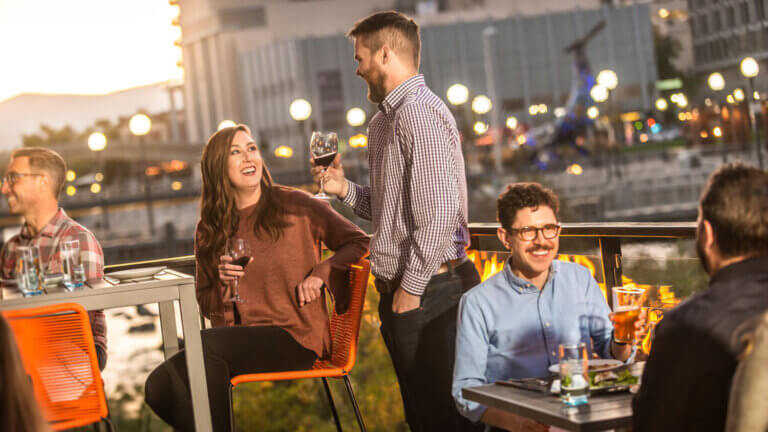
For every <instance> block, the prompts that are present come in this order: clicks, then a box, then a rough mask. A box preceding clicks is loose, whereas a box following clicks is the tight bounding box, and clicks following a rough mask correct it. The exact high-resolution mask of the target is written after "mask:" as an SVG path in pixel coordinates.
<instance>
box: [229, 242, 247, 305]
mask: <svg viewBox="0 0 768 432" xmlns="http://www.w3.org/2000/svg"><path fill="white" fill-rule="evenodd" d="M227 255H229V256H230V257H232V264H234V265H239V266H240V267H242V268H243V270H245V266H247V265H248V261H250V259H251V253H250V250H249V249H248V242H246V241H245V239H242V238H238V237H233V238H231V239H230V240H229V242H228V243H227ZM239 285H240V278H237V279H235V280H233V281H232V298H231V299H230V300H232V302H233V303H245V299H244V298H242V297H240V293H239V291H238V287H239Z"/></svg>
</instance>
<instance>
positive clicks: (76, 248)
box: [60, 240, 85, 290]
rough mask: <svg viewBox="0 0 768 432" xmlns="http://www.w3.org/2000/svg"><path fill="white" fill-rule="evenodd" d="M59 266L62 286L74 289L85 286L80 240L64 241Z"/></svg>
mask: <svg viewBox="0 0 768 432" xmlns="http://www.w3.org/2000/svg"><path fill="white" fill-rule="evenodd" d="M60 253H61V266H62V272H63V273H64V286H65V287H66V288H67V289H70V290H72V289H74V288H78V287H81V286H83V284H85V267H84V266H83V261H82V259H81V258H80V240H65V241H64V242H63V243H62V244H61V252H60Z"/></svg>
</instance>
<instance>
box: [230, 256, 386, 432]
mask: <svg viewBox="0 0 768 432" xmlns="http://www.w3.org/2000/svg"><path fill="white" fill-rule="evenodd" d="M370 271H371V265H370V263H369V262H368V260H366V259H363V260H360V261H359V262H358V263H357V264H353V265H352V266H350V271H349V287H350V299H349V306H348V307H347V309H346V310H345V311H344V312H343V313H341V314H338V313H337V312H336V308H334V310H333V312H332V314H331V338H332V345H331V358H330V359H329V360H317V361H316V362H315V364H314V365H313V366H312V369H309V370H301V371H287V372H270V373H258V374H246V375H238V376H236V377H233V378H232V379H231V380H230V388H229V392H230V398H229V400H230V419H231V422H230V423H231V425H232V429H233V430H234V427H235V419H234V412H233V410H232V390H233V389H234V388H235V387H236V386H237V385H239V384H243V383H248V382H258V381H284V380H295V379H302V378H322V379H323V386H324V387H325V393H326V395H327V396H328V401H329V402H330V404H331V411H332V412H333V419H334V421H335V422H336V428H337V429H338V430H339V431H341V422H340V421H339V415H338V413H337V412H336V405H335V404H334V403H333V396H332V395H331V390H330V388H329V387H328V381H327V380H326V378H329V377H333V378H343V379H344V384H346V387H347V393H348V394H349V398H350V400H351V401H352V406H353V408H354V410H355V416H356V417H357V423H358V425H359V426H360V430H361V431H365V424H364V423H363V417H362V415H361V414H360V407H359V406H358V405H357V399H355V392H354V391H353V390H352V383H351V382H350V380H349V373H350V372H351V371H352V367H354V365H355V360H356V358H357V340H358V336H359V334H360V321H361V318H362V315H363V306H364V304H365V291H366V289H367V287H368V275H369V273H370Z"/></svg>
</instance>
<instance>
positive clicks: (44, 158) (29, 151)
mask: <svg viewBox="0 0 768 432" xmlns="http://www.w3.org/2000/svg"><path fill="white" fill-rule="evenodd" d="M20 157H26V158H29V166H30V167H31V168H33V169H36V170H40V171H43V172H45V173H46V174H48V177H50V178H51V180H52V181H53V184H52V185H51V186H52V187H53V195H54V197H55V198H56V199H58V198H59V195H60V194H61V190H62V189H63V188H64V177H65V175H66V173H67V163H66V162H64V158H62V157H61V155H59V154H58V153H56V152H55V151H53V150H51V149H47V148H43V147H23V148H19V149H16V150H14V151H13V152H12V153H11V159H16V158H20Z"/></svg>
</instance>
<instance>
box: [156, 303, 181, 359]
mask: <svg viewBox="0 0 768 432" xmlns="http://www.w3.org/2000/svg"><path fill="white" fill-rule="evenodd" d="M159 306H160V333H161V334H162V335H163V354H164V355H165V359H166V360H168V358H170V357H171V356H172V355H174V354H176V353H177V352H179V338H178V334H177V333H176V310H175V309H174V308H173V302H172V301H166V302H160V303H159Z"/></svg>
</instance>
